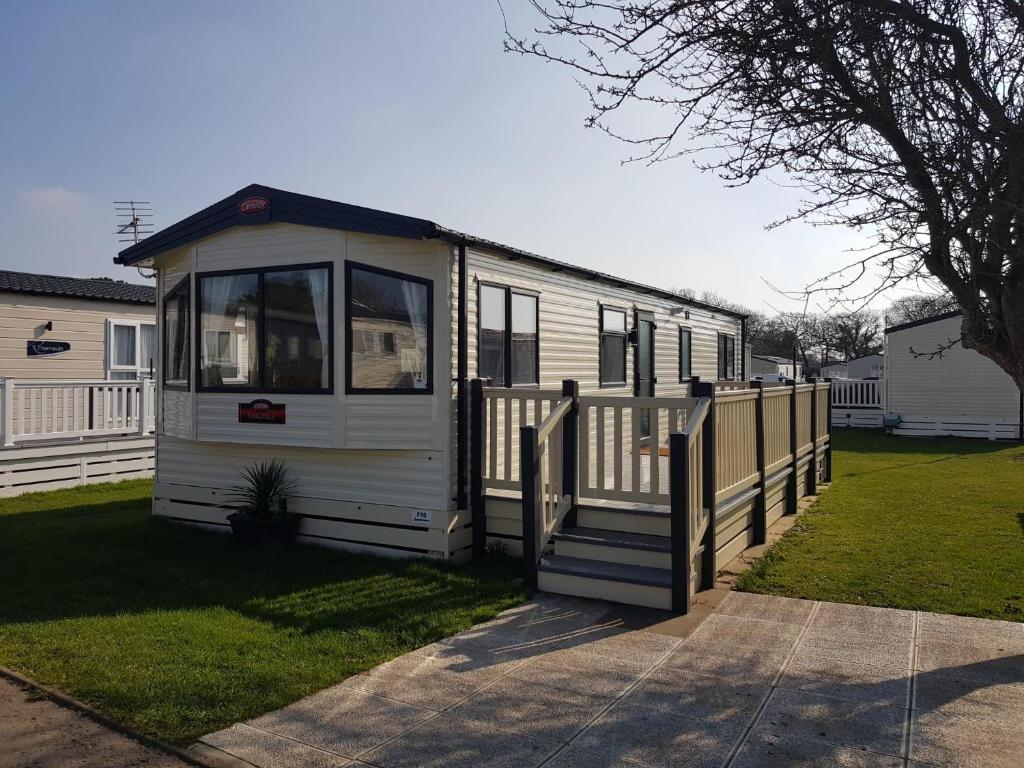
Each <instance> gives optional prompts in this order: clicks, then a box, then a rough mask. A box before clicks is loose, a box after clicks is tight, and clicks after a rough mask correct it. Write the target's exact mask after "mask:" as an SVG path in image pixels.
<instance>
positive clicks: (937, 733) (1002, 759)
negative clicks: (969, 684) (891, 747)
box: [910, 712, 1024, 768]
mask: <svg viewBox="0 0 1024 768" xmlns="http://www.w3.org/2000/svg"><path fill="white" fill-rule="evenodd" d="M910 757H911V759H912V760H916V761H920V762H923V763H928V764H930V765H941V766H952V767H955V768H1020V766H1021V765H1022V764H1024V733H1021V732H1020V731H1019V730H1017V729H1012V728H1000V727H998V726H995V725H992V724H990V723H984V722H981V721H978V720H971V719H969V718H964V717H947V716H946V715H942V714H939V713H937V712H920V713H918V712H915V713H914V717H913V722H912V724H911V730H910Z"/></svg>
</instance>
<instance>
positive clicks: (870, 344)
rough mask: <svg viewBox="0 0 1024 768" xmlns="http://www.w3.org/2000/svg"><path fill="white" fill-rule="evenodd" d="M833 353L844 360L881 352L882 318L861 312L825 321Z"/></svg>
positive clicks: (865, 311)
mask: <svg viewBox="0 0 1024 768" xmlns="http://www.w3.org/2000/svg"><path fill="white" fill-rule="evenodd" d="M825 324H826V326H827V331H826V333H827V337H828V338H829V340H830V342H831V344H830V345H831V348H832V350H833V351H835V352H836V353H838V354H839V355H842V358H843V359H844V360H853V359H854V358H858V357H863V356H864V355H871V354H875V353H876V352H881V351H882V318H881V317H880V316H879V315H878V313H877V312H870V311H867V310H861V311H859V312H850V313H848V314H842V315H832V316H829V317H828V318H826V319H825Z"/></svg>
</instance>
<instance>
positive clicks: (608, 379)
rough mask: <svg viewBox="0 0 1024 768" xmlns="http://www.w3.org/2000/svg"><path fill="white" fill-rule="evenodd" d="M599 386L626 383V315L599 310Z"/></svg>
mask: <svg viewBox="0 0 1024 768" xmlns="http://www.w3.org/2000/svg"><path fill="white" fill-rule="evenodd" d="M600 345H601V370H600V377H601V384H604V385H609V384H610V385H624V384H625V383H626V313H625V312H624V311H623V310H621V309H607V308H604V307H602V308H601V340H600Z"/></svg>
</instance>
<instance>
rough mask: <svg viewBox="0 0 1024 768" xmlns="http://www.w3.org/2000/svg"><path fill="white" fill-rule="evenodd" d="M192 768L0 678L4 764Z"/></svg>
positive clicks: (8, 767) (0, 762) (0, 766)
mask: <svg viewBox="0 0 1024 768" xmlns="http://www.w3.org/2000/svg"><path fill="white" fill-rule="evenodd" d="M110 766H118V768H187V766H188V764H187V763H185V762H183V761H181V760H179V759H178V758H176V757H173V756H172V755H168V754H166V753H164V752H160V751H157V750H155V749H152V748H150V747H147V746H145V745H143V744H140V743H139V742H137V741H134V740H133V739H129V738H128V737H127V736H125V735H123V734H121V733H118V732H117V731H112V730H110V729H109V728H106V727H104V726H102V725H100V724H99V723H97V722H95V721H94V720H90V719H89V718H88V717H86V716H85V715H82V714H80V713H78V712H75V711H73V710H71V709H67V708H66V707H62V706H60V705H59V704H55V703H54V702H52V701H50V700H49V699H46V698H40V697H39V696H37V695H35V694H33V693H31V692H29V691H27V690H25V689H23V688H21V687H19V686H17V685H15V684H14V683H12V682H10V681H9V680H6V679H4V678H0V768H110Z"/></svg>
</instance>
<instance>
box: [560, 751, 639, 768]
mask: <svg viewBox="0 0 1024 768" xmlns="http://www.w3.org/2000/svg"><path fill="white" fill-rule="evenodd" d="M642 765H643V763H635V762H633V761H632V760H623V759H622V758H619V757H612V756H611V755H605V754H603V753H601V752H591V751H589V750H586V749H577V748H576V747H562V751H561V752H559V753H558V754H557V755H555V756H554V757H552V758H551V759H550V760H549V761H548V762H546V763H544V768H637V767H638V766H642Z"/></svg>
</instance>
